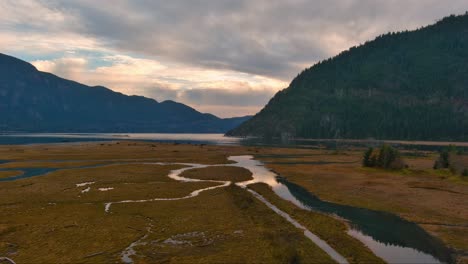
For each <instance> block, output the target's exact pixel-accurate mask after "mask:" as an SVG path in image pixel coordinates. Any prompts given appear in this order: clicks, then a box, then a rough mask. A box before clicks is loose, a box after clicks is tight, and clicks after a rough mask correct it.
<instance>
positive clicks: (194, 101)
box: [144, 87, 275, 107]
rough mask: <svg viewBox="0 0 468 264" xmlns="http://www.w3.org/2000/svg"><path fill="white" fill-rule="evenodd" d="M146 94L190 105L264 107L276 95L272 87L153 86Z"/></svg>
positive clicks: (146, 90)
mask: <svg viewBox="0 0 468 264" xmlns="http://www.w3.org/2000/svg"><path fill="white" fill-rule="evenodd" d="M144 91H145V92H144V93H145V95H146V96H148V97H151V98H154V99H156V100H158V101H162V100H174V101H178V102H181V103H185V104H189V105H206V106H238V107H262V106H264V105H265V104H266V103H267V102H268V100H269V99H270V98H271V97H272V96H273V95H274V93H275V91H274V90H270V89H251V88H244V87H239V89H229V90H227V89H190V90H173V89H170V88H162V87H152V88H147V89H144Z"/></svg>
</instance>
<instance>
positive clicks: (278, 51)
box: [55, 0, 468, 80]
mask: <svg viewBox="0 0 468 264" xmlns="http://www.w3.org/2000/svg"><path fill="white" fill-rule="evenodd" d="M96 3H97V2H95V1H91V0H86V1H79V2H78V1H58V2H55V8H58V9H59V10H63V12H69V13H70V14H73V15H76V16H78V17H79V21H81V23H82V25H80V27H76V28H74V30H79V31H80V33H82V34H86V35H92V36H95V37H96V38H99V39H101V40H103V41H105V42H107V43H109V44H110V45H115V46H116V47H117V48H120V49H123V50H125V51H130V52H137V53H144V54H145V55H147V56H154V57H163V58H166V59H169V60H173V61H176V62H180V63H185V64H191V65H197V66H205V67H214V68H226V69H232V70H236V71H241V72H247V73H253V74H259V75H267V76H271V77H276V78H280V79H283V80H288V79H290V78H291V77H293V76H294V75H295V74H297V73H298V72H299V71H300V70H301V69H302V68H303V67H304V65H310V64H312V63H314V62H316V61H318V60H321V59H325V58H327V57H328V56H332V55H334V53H336V50H337V49H343V48H348V47H349V46H352V45H355V44H359V43H361V42H364V41H365V40H367V39H369V38H372V37H375V36H376V35H379V34H382V33H385V32H387V31H396V30H403V29H406V28H408V27H409V28H415V27H419V26H422V25H425V24H429V23H432V22H434V21H435V20H436V19H438V18H442V17H443V16H446V15H449V14H451V13H463V12H464V11H465V10H467V9H468V2H467V1H465V0H453V1H439V0H427V1H420V0H408V1H403V0H327V1H321V0H316V1H312V0H310V1H306V0H292V1H279V0H250V1H247V0H232V1H227V0H190V1H180V0H173V1H165V0H159V1H158V0H140V1H122V0H112V1H111V0H108V1H99V2H98V3H99V4H96ZM330 34H335V35H336V36H338V37H339V39H338V40H337V41H334V40H333V36H332V37H330Z"/></svg>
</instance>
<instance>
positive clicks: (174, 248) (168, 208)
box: [0, 141, 468, 263]
mask: <svg viewBox="0 0 468 264" xmlns="http://www.w3.org/2000/svg"><path fill="white" fill-rule="evenodd" d="M422 154H423V155H417V156H414V155H411V156H410V155H408V156H407V157H406V160H407V162H408V164H409V165H410V167H409V168H408V169H406V170H404V171H383V170H378V169H367V168H366V169H364V168H362V167H361V166H360V158H361V155H362V150H350V151H340V152H336V151H329V150H324V149H289V148H267V147H262V148H260V147H240V146H239V147H236V146H205V145H184V144H168V143H146V142H125V141H122V142H107V143H80V144H51V145H25V146H0V159H1V160H10V161H14V162H10V163H3V164H0V169H1V168H9V169H11V168H22V167H42V168H48V167H53V168H61V170H57V171H54V172H51V173H49V174H47V175H44V176H39V177H32V178H28V179H21V180H16V181H11V182H0V212H1V217H0V257H2V256H6V257H10V258H12V259H14V260H15V261H16V262H17V263H29V262H36V263H38V262H40V263H50V262H54V263H57V262H61V263H67V262H73V263H104V262H105V263H109V262H119V261H121V256H122V254H123V253H125V252H126V251H128V250H129V249H128V247H129V246H130V245H131V244H132V243H134V242H135V244H134V247H133V249H134V250H135V252H136V253H135V255H133V256H131V258H132V259H133V260H134V262H135V263H155V262H156V263H158V262H160V263H162V262H164V263H166V262H172V263H208V262H216V263H219V262H228V263H229V262H230V263H239V262H250V263H259V262H263V263H273V262H276V263H292V262H302V263H329V262H332V260H331V259H330V258H329V257H328V255H326V254H325V253H324V252H323V251H322V250H320V249H319V248H318V247H317V246H315V245H314V244H313V243H312V242H311V241H309V240H308V239H306V238H305V237H304V236H303V234H302V232H301V231H299V230H297V229H296V228H294V227H293V226H292V225H291V224H289V223H288V222H286V221H285V220H284V219H283V218H281V217H280V216H278V215H276V214H275V213H274V212H273V211H271V210H270V209H268V208H267V207H266V206H265V205H263V204H262V203H261V202H260V201H258V200H257V199H255V198H254V197H253V196H251V195H250V194H249V193H248V192H246V191H245V190H242V189H241V188H239V187H236V186H230V187H227V188H219V189H214V190H210V191H206V192H203V193H201V194H200V195H199V196H197V197H194V198H190V199H186V200H177V201H153V202H142V203H123V204H113V205H112V207H111V210H110V212H108V213H106V212H105V211H104V204H105V203H107V202H117V201H122V200H127V199H131V200H139V199H152V198H174V197H182V196H186V195H188V194H189V193H191V192H192V191H194V190H197V189H200V188H205V187H210V186H215V185H219V184H218V183H210V182H191V183H181V182H177V181H174V180H172V179H170V178H168V177H167V175H168V174H169V172H170V171H171V170H174V169H179V168H182V167H183V166H182V165H164V166H163V165H154V164H141V163H144V162H146V163H148V162H171V163H174V162H179V163H202V164H228V163H231V162H230V161H228V160H227V157H229V156H231V155H254V156H256V158H258V159H260V160H262V161H264V162H265V163H266V166H267V167H269V168H271V169H273V170H275V171H276V172H277V173H279V174H281V175H282V176H284V177H286V178H287V179H288V180H289V181H291V182H294V183H297V184H299V185H301V186H303V187H305V188H307V189H308V190H310V191H312V192H313V193H314V194H316V195H317V196H319V197H320V198H322V199H324V200H330V201H333V202H337V203H342V204H348V205H353V206H359V207H365V208H371V209H376V210H383V211H389V212H393V213H396V214H398V215H400V216H402V217H404V218H406V219H408V220H412V221H416V222H417V223H419V224H420V225H421V226H422V227H423V228H425V229H426V230H428V231H430V232H431V233H432V234H434V235H435V236H438V237H439V238H441V239H442V240H443V241H444V242H445V243H446V244H448V245H449V246H451V247H452V248H455V249H456V250H458V254H459V256H461V257H460V260H461V261H463V255H464V254H466V252H467V250H468V241H467V237H468V235H467V230H468V226H467V224H468V223H467V222H468V208H467V207H468V204H467V203H466V200H467V199H466V198H467V195H468V184H467V181H466V180H464V179H462V178H460V177H458V176H452V175H450V173H449V172H448V171H433V170H432V169H431V168H432V164H433V161H434V160H435V154H434V153H422ZM108 163H112V164H110V165H107V166H100V167H92V166H94V165H103V164H108ZM16 174H18V172H14V171H8V172H0V177H10V176H14V175H16ZM183 176H185V177H189V178H197V179H202V178H203V179H211V180H221V181H223V180H232V181H244V180H248V179H250V178H251V175H250V172H248V171H246V170H244V169H241V168H235V167H226V166H220V167H210V168H203V169H194V170H189V171H186V172H184V174H183ZM86 182H94V183H93V184H89V185H83V186H77V185H76V184H80V183H86ZM87 188H89V190H87ZM99 188H113V189H110V190H107V191H99ZM252 188H253V189H255V190H256V191H257V192H259V193H261V194H262V195H264V196H265V197H266V198H267V199H268V200H269V201H270V202H271V203H273V204H275V205H276V206H278V207H279V208H281V209H282V210H283V211H285V212H288V213H289V214H291V215H292V216H293V217H294V218H295V219H297V220H298V221H299V222H300V223H301V224H303V225H304V226H306V227H307V228H309V229H310V230H311V231H312V232H314V233H316V234H317V235H319V236H320V237H321V238H322V239H324V240H326V241H327V242H328V243H329V244H330V245H331V246H332V247H334V248H335V249H336V250H337V251H338V252H340V253H341V254H342V255H343V256H345V257H346V258H347V259H348V260H349V261H350V262H352V263H358V262H359V263H362V262H367V263H375V262H380V261H381V260H380V259H379V258H377V257H376V256H374V255H373V254H372V253H371V252H370V251H369V250H368V249H367V248H366V247H365V246H364V245H362V244H361V243H360V242H359V241H357V240H355V239H353V238H352V237H350V236H348V235H347V234H346V233H345V231H346V225H345V224H344V223H343V222H341V221H338V220H336V219H334V218H332V217H330V216H326V215H322V214H318V213H312V212H306V211H303V210H299V209H297V208H295V207H294V206H292V204H290V203H289V202H285V201H283V200H280V199H278V198H277V197H276V196H274V195H273V193H272V192H271V190H269V188H268V187H267V186H264V185H261V184H257V185H255V186H253V187H252ZM86 190H87V191H86Z"/></svg>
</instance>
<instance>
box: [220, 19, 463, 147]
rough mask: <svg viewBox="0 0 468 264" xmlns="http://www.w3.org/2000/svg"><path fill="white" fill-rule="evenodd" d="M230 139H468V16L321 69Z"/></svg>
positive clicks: (348, 54)
mask: <svg viewBox="0 0 468 264" xmlns="http://www.w3.org/2000/svg"><path fill="white" fill-rule="evenodd" d="M227 135H231V136H263V137H301V138H352V139H366V138H377V139H406V140H416V139H419V140H461V141H466V140H468V13H467V14H465V15H461V16H450V17H446V18H444V19H442V20H441V21H439V22H437V23H436V24H434V25H431V26H427V27H424V28H420V29H418V30H415V31H405V32H399V33H389V34H386V35H382V36H379V37H377V38H376V39H375V40H373V41H370V42H366V43H365V44H363V45H360V46H359V47H352V48H351V49H349V50H347V51H345V52H342V53H341V54H339V55H338V56H336V57H334V58H331V59H327V60H325V61H322V62H319V63H317V64H316V65H314V66H312V67H311V68H309V69H306V70H304V71H303V72H302V73H301V74H299V75H298V76H297V77H296V78H295V79H294V80H293V81H292V82H291V84H290V85H289V87H288V88H287V89H285V90H282V91H280V92H278V93H277V94H276V95H275V96H274V97H273V98H272V99H271V100H270V102H269V103H268V105H267V106H266V107H265V108H264V109H263V110H261V111H260V112H259V113H258V114H257V115H255V116H254V117H253V118H251V119H250V120H248V121H247V122H245V123H243V124H242V125H240V126H239V127H237V128H235V129H233V130H231V131H229V132H228V133H227Z"/></svg>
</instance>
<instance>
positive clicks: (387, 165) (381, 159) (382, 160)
mask: <svg viewBox="0 0 468 264" xmlns="http://www.w3.org/2000/svg"><path fill="white" fill-rule="evenodd" d="M362 165H363V166H364V167H379V168H383V169H393V170H397V169H403V168H405V167H406V164H405V163H404V162H403V159H402V158H401V155H400V153H399V151H398V150H397V149H395V148H393V147H392V146H390V145H387V144H384V145H382V146H381V147H380V148H379V149H377V150H374V148H369V149H367V151H366V152H365V153H364V157H363V159H362Z"/></svg>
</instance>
